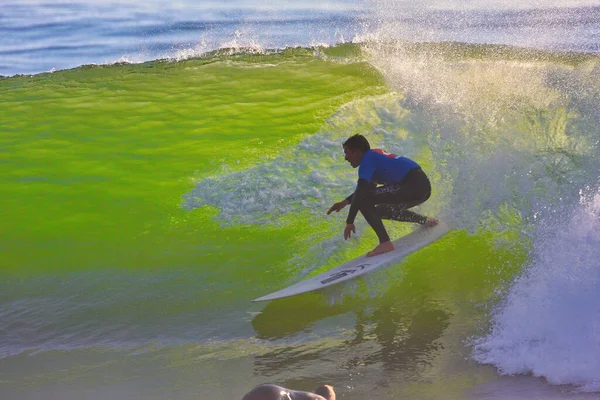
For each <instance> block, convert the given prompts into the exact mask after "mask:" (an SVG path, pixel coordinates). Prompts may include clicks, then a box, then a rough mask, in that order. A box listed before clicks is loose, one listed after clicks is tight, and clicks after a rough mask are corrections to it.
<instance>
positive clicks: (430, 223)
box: [423, 217, 440, 228]
mask: <svg viewBox="0 0 600 400" xmlns="http://www.w3.org/2000/svg"><path fill="white" fill-rule="evenodd" d="M439 223H440V220H439V219H437V218H435V217H427V220H426V221H425V223H424V224H423V226H424V227H426V228H431V227H432V226H436V225H437V224H439Z"/></svg>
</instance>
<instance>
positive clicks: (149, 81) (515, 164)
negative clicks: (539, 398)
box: [0, 43, 600, 399]
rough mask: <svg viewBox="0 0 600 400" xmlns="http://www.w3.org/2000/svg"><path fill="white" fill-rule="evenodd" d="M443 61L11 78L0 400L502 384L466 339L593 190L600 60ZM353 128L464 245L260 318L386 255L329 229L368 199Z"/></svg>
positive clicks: (6, 106) (354, 54) (403, 55)
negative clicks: (398, 163) (414, 170)
mask: <svg viewBox="0 0 600 400" xmlns="http://www.w3.org/2000/svg"><path fill="white" fill-rule="evenodd" d="M389 46H391V47H389ZM445 46H446V47H444V46H442V47H441V48H440V46H439V45H427V44H421V45H411V46H407V45H406V44H402V45H399V44H393V45H391V44H389V43H386V44H382V43H366V44H364V45H363V46H362V47H358V46H355V45H342V46H337V47H334V48H329V49H287V50H285V51H282V52H276V53H272V54H244V53H237V54H233V53H227V52H226V51H220V52H215V53H213V54H209V55H207V56H206V57H204V58H200V59H193V60H187V61H180V62H163V61H155V62H151V63H145V64H138V65H125V64H120V65H112V66H86V67H81V68H77V69H73V70H68V71H60V72H56V73H52V74H42V75H36V76H17V77H12V78H4V79H0V92H1V93H2V96H0V127H1V131H2V134H1V135H0V149H1V150H2V151H1V152H0V164H1V165H2V166H3V168H1V169H0V175H1V182H2V185H1V186H0V188H1V189H0V190H1V193H0V195H1V196H2V199H3V203H2V204H3V216H4V217H3V218H2V219H0V232H2V239H0V248H1V249H2V264H1V271H2V274H3V278H4V279H3V280H2V282H0V307H2V308H0V312H1V313H2V314H1V315H3V316H5V317H6V319H5V324H6V325H5V326H6V327H7V328H4V331H2V328H0V332H3V333H4V340H3V341H0V357H2V358H0V369H1V368H2V367H5V369H6V370H8V371H11V372H10V374H9V377H8V378H7V382H8V383H7V384H4V387H1V386H0V393H2V392H3V391H4V390H5V391H6V393H9V392H10V393H12V392H14V391H16V392H18V393H22V394H27V393H33V392H35V391H42V392H43V391H45V390H48V388H50V387H55V386H53V385H58V386H60V388H61V390H62V392H64V393H65V395H66V396H67V397H65V398H68V396H76V394H77V393H79V392H77V390H88V389H89V390H91V389H90V387H91V386H90V385H91V384H90V382H96V383H95V384H97V383H98V382H100V383H102V384H103V385H104V386H103V387H118V388H125V389H123V390H125V391H127V393H134V394H135V395H136V396H146V397H148V398H157V397H156V396H162V397H161V398H169V396H170V395H172V393H173V391H174V390H178V391H180V392H178V393H180V394H181V396H182V398H197V397H198V396H200V398H205V397H206V398H208V397H210V396H214V395H215V394H218V397H221V396H224V397H231V398H241V397H242V396H243V394H244V393H245V392H246V391H247V390H249V389H250V388H251V387H252V386H253V385H255V384H259V383H264V382H265V381H266V380H269V381H272V382H276V383H279V384H282V385H284V386H289V387H294V388H297V389H302V390H311V389H312V388H314V387H316V386H317V385H318V384H321V383H324V382H328V383H333V384H334V385H335V386H336V387H337V388H338V390H339V393H340V394H342V395H343V397H344V398H348V399H362V398H365V396H366V397H370V396H372V397H370V398H399V397H411V398H469V396H470V395H469V393H470V391H471V390H472V389H473V387H476V386H478V385H481V384H485V383H489V382H494V381H495V380H497V379H498V378H497V375H496V374H495V372H493V371H492V370H491V369H488V368H485V367H481V366H479V365H477V364H475V363H474V362H472V361H469V360H468V357H469V354H470V353H469V352H470V350H469V345H468V343H467V342H468V339H469V338H470V337H472V336H473V335H482V334H485V332H486V331H487V330H488V329H489V328H490V322H489V321H490V318H492V314H491V311H492V310H493V307H494V306H495V305H496V304H498V303H499V302H501V301H502V298H503V296H504V294H505V293H506V291H508V290H509V288H510V285H511V282H512V281H513V280H515V279H518V278H519V276H520V272H522V271H525V270H526V269H527V267H528V265H529V264H530V263H531V261H532V260H531V257H530V255H532V254H533V255H535V254H536V243H537V241H538V240H539V239H540V238H541V237H544V234H547V233H548V232H540V231H539V229H538V228H537V222H536V221H538V220H539V219H540V218H543V217H548V216H550V217H551V216H553V215H555V214H556V213H553V212H554V211H553V210H563V211H565V212H564V215H569V212H568V210H569V209H570V207H572V206H573V205H574V204H577V202H578V199H579V197H578V196H579V190H580V189H582V188H585V186H586V185H589V184H591V183H592V182H593V179H594V177H593V172H590V171H597V168H596V166H597V165H598V164H597V161H596V160H597V159H598V157H597V155H598V146H597V144H598V142H597V132H598V122H597V121H598V120H597V116H598V114H597V110H596V108H594V104H597V100H598V99H599V97H598V96H599V93H600V88H599V87H598V80H597V77H598V73H599V72H598V71H600V67H599V65H600V64H599V61H598V59H597V58H594V57H592V56H585V55H584V56H580V58H577V57H575V58H574V57H571V56H570V55H562V54H555V53H539V54H530V53H528V54H527V53H522V52H521V51H519V50H517V49H506V48H501V47H495V48H494V47H492V48H487V47H485V48H484V47H479V46H470V47H469V46H467V47H465V46H462V45H457V44H454V45H445ZM359 132H360V133H364V134H366V135H367V136H368V138H369V140H370V141H371V143H372V145H373V147H383V148H385V149H387V150H389V151H391V152H394V153H397V154H404V155H407V156H409V157H411V158H414V159H415V160H417V161H418V162H419V163H420V164H421V165H422V166H423V168H424V170H425V171H426V172H427V173H428V175H429V176H430V178H431V180H432V182H433V186H434V194H433V196H432V198H431V199H430V200H429V201H428V202H427V203H426V204H424V205H423V206H422V207H420V211H421V212H423V213H426V214H435V215H438V216H440V217H441V218H443V219H445V220H446V221H448V222H450V223H451V224H452V225H453V226H454V228H455V229H454V230H453V231H452V232H451V233H450V234H448V235H447V236H445V237H444V238H443V239H441V240H439V241H438V242H436V243H434V244H432V245H431V246H428V247H427V248H425V249H422V250H421V251H419V252H417V253H415V254H413V255H411V256H410V257H408V258H407V259H405V260H402V261H400V262H399V263H398V264H396V265H392V266H390V267H389V268H387V269H385V270H382V271H378V272H376V273H374V274H371V275H369V276H368V277H367V278H365V279H361V280H357V281H354V282H351V283H349V284H347V285H344V286H339V287H334V288H333V289H332V290H331V291H328V292H326V293H311V294H306V295H302V296H297V297H293V298H289V299H284V300H281V301H275V302H271V303H268V304H266V305H265V304H252V303H251V300H252V299H254V298H257V297H260V296H262V295H265V294H267V293H269V292H272V291H275V290H278V289H281V288H283V287H285V286H286V285H289V284H292V283H295V282H298V281H299V280H301V279H302V278H304V277H306V276H310V275H314V274H317V273H319V272H322V271H324V270H326V269H327V268H330V267H332V266H335V265H338V264H340V263H342V262H344V261H346V260H348V259H351V258H353V257H356V256H359V255H361V254H364V253H365V252H366V251H368V250H370V249H371V248H372V247H373V246H374V245H375V244H376V238H375V236H374V234H373V233H372V232H371V231H370V229H369V228H368V226H366V225H365V224H364V222H363V221H362V219H361V218H359V219H358V235H357V236H356V237H355V238H353V239H352V240H350V241H347V242H345V241H344V240H343V238H342V237H341V234H342V230H343V227H344V216H343V215H342V214H343V212H342V213H340V214H334V215H332V216H325V212H326V210H327V209H328V208H329V207H330V205H331V204H332V203H333V202H334V201H338V200H340V199H342V198H344V197H346V196H347V195H348V194H349V192H350V191H352V190H353V185H354V183H355V180H356V175H355V174H356V171H355V170H352V169H351V168H350V167H349V166H348V165H347V164H346V163H345V161H344V159H343V153H342V149H341V143H342V142H343V141H344V140H345V139H346V138H347V137H348V136H350V135H352V134H354V133H359ZM594 168H596V169H594ZM387 227H388V228H389V231H390V233H391V234H392V236H394V237H400V236H401V235H404V234H406V233H408V232H409V231H410V229H411V227H410V226H407V225H405V224H394V223H389V224H387ZM32 332H33V333H32ZM45 363H48V364H51V365H52V366H53V367H52V369H51V372H48V371H47V370H44V368H42V367H39V366H40V365H46V364H45ZM117 364H118V365H120V366H122V368H123V369H122V370H120V369H118V368H115V365H117ZM73 365H75V367H73ZM123 380H126V381H128V383H123ZM69 385H71V386H69ZM113 385H114V386H113ZM119 385H121V386H119ZM92 386H93V385H92ZM141 388H143V389H141ZM161 390H162V391H161ZM121 393H125V392H121ZM157 393H158V394H157ZM163 394H164V396H163ZM124 396H125V397H126V396H127V395H125V394H124ZM194 396H195V397H194Z"/></svg>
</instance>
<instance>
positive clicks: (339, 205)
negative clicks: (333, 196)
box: [327, 200, 349, 215]
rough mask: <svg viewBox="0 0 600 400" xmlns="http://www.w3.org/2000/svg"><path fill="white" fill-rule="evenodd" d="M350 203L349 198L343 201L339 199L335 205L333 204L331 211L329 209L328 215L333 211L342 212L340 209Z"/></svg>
mask: <svg viewBox="0 0 600 400" xmlns="http://www.w3.org/2000/svg"><path fill="white" fill-rule="evenodd" d="M348 204H349V202H348V200H342V201H338V202H337V203H335V204H334V205H332V206H331V208H330V209H329V211H327V215H329V214H331V213H332V212H334V211H335V212H340V210H341V209H342V208H344V207H346V206H347V205H348Z"/></svg>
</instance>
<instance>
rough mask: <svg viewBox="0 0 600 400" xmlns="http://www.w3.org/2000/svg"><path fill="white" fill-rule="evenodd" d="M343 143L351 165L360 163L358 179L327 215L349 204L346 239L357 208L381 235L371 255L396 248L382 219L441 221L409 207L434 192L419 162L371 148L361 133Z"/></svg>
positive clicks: (426, 224)
mask: <svg viewBox="0 0 600 400" xmlns="http://www.w3.org/2000/svg"><path fill="white" fill-rule="evenodd" d="M342 146H343V148H344V154H345V159H346V161H348V162H349V163H350V165H351V166H352V168H357V167H358V183H357V185H356V190H355V191H354V193H352V194H351V195H350V196H348V197H347V198H346V199H345V200H342V201H340V202H337V203H335V204H334V205H333V206H331V208H330V209H329V211H327V215H329V214H331V213H332V212H333V211H335V212H339V211H340V210H341V209H342V208H344V207H346V206H347V205H350V210H349V211H348V217H347V218H346V228H345V229H344V239H345V240H347V239H348V238H350V236H351V234H352V233H356V227H355V226H354V218H355V217H356V214H357V213H358V211H360V212H361V213H362V215H363V217H365V220H366V221H367V223H368V224H369V225H370V226H371V228H373V230H374V231H375V233H376V234H377V237H378V238H379V245H378V246H377V247H375V249H373V250H372V251H370V252H369V253H367V256H369V257H372V256H376V255H379V254H383V253H387V252H389V251H393V250H394V244H393V243H392V242H391V240H390V237H389V236H388V234H387V231H386V229H385V226H384V225H383V221H382V219H391V220H394V221H402V222H414V223H417V224H421V225H424V226H427V227H431V226H435V225H437V224H438V222H439V221H438V220H437V219H436V218H434V217H425V216H422V215H419V214H417V213H415V212H412V211H409V210H408V209H409V208H411V207H414V206H417V205H419V204H422V203H424V202H425V201H427V199H429V196H431V184H430V182H429V178H427V175H426V174H425V172H423V170H422V169H421V167H420V166H419V164H417V163H416V162H414V161H413V160H411V159H409V158H406V157H402V156H397V155H395V154H391V153H388V152H386V151H385V150H381V149H372V150H371V145H370V144H369V141H368V140H367V138H365V137H364V136H363V135H360V134H357V135H353V136H351V137H350V138H349V139H348V140H346V141H345V142H344V143H343V145H342ZM378 184H382V186H378Z"/></svg>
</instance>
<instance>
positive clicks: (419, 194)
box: [374, 168, 437, 225]
mask: <svg viewBox="0 0 600 400" xmlns="http://www.w3.org/2000/svg"><path fill="white" fill-rule="evenodd" d="M430 196H431V184H430V183H429V179H428V178H427V175H426V174H425V173H424V172H423V171H422V170H421V169H420V168H419V169H414V170H412V171H410V172H409V173H408V174H407V176H406V178H405V179H404V180H403V181H402V182H400V183H398V184H393V185H389V186H383V187H381V188H378V189H377V190H376V192H375V196H374V202H375V204H376V206H375V207H376V210H377V214H378V215H379V216H380V218H382V219H390V220H394V221H401V222H412V223H417V224H421V225H429V224H431V223H432V221H433V220H435V218H430V217H425V216H423V215H420V214H417V213H416V212H414V211H409V210H408V209H409V208H412V207H415V206H418V205H419V204H422V203H424V202H425V201H427V200H428V199H429V197H430ZM435 221H437V220H435ZM433 225H435V224H433Z"/></svg>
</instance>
